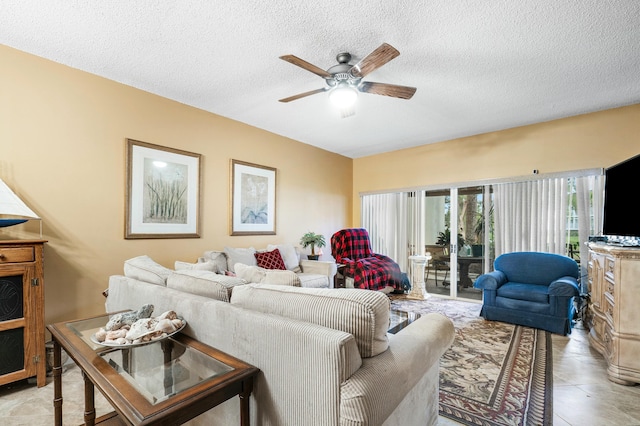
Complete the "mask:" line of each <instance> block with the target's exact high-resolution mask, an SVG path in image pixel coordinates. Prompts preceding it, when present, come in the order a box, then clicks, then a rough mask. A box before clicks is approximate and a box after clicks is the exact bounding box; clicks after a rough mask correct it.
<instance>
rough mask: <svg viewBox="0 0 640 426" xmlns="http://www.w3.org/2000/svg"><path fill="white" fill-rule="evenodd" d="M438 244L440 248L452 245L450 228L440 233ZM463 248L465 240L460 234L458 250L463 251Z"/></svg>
mask: <svg viewBox="0 0 640 426" xmlns="http://www.w3.org/2000/svg"><path fill="white" fill-rule="evenodd" d="M436 244H437V245H439V246H449V245H451V230H450V229H449V227H448V226H447V227H446V228H445V229H444V231H443V232H440V233H438V239H437V240H436ZM462 246H464V238H463V237H462V234H458V250H461V249H462Z"/></svg>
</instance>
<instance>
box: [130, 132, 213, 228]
mask: <svg viewBox="0 0 640 426" xmlns="http://www.w3.org/2000/svg"><path fill="white" fill-rule="evenodd" d="M126 146H127V150H126V191H125V192H126V195H125V206H126V207H125V224H126V225H125V239H145V238H200V176H201V167H202V166H201V164H202V161H201V160H202V156H201V155H200V154H196V153H193V152H189V151H183V150H180V149H175V148H168V147H164V146H160V145H155V144H151V143H147V142H141V141H138V140H134V139H127V140H126Z"/></svg>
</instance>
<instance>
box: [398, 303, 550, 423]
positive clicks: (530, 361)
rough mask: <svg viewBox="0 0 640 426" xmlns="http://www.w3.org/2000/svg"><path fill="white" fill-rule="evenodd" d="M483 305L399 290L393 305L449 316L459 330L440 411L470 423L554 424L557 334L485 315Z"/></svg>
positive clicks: (444, 365) (448, 357)
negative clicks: (408, 295)
mask: <svg viewBox="0 0 640 426" xmlns="http://www.w3.org/2000/svg"><path fill="white" fill-rule="evenodd" d="M480 308H481V305H480V304H477V303H471V302H463V301H457V300H451V299H442V298H437V297H431V298H429V299H427V300H424V301H418V300H410V299H406V297H405V296H404V295H398V296H396V295H393V296H392V300H391V309H394V310H399V311H404V312H414V313H420V314H427V313H430V312H439V313H441V314H443V315H445V316H447V317H449V318H450V319H451V320H452V321H453V324H454V326H455V330H456V336H455V340H454V342H453V345H452V346H451V348H449V349H448V350H447V351H446V352H445V353H444V355H443V356H442V358H441V359H440V407H439V411H440V415H441V416H444V417H447V418H450V419H452V420H454V421H456V422H459V423H462V424H465V425H485V426H499V425H517V426H525V425H551V424H552V418H553V417H552V389H553V383H552V380H553V379H552V377H553V376H552V375H553V368H552V352H551V335H550V333H548V332H546V331H542V330H537V329H533V328H528V327H521V326H516V325H511V324H506V323H502V322H497V321H485V320H484V319H483V318H482V317H480V316H479V314H480Z"/></svg>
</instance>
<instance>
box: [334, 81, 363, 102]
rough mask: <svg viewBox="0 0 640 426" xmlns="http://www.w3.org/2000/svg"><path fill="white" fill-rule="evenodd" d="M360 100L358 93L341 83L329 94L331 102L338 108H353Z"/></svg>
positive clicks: (351, 87)
mask: <svg viewBox="0 0 640 426" xmlns="http://www.w3.org/2000/svg"><path fill="white" fill-rule="evenodd" d="M357 99H358V91H357V90H356V89H355V87H353V86H350V85H349V84H348V83H339V84H338V85H337V86H336V87H334V88H333V89H331V91H330V92H329V100H330V101H331V103H332V104H333V105H334V106H336V107H337V108H349V107H352V106H353V105H354V104H355V103H356V100H357Z"/></svg>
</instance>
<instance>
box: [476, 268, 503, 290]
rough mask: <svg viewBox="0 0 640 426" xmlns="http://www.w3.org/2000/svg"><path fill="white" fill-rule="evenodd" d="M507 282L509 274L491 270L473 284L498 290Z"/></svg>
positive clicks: (477, 286)
mask: <svg viewBox="0 0 640 426" xmlns="http://www.w3.org/2000/svg"><path fill="white" fill-rule="evenodd" d="M506 282H507V276H506V275H505V274H504V272H502V271H491V272H488V273H486V274H482V275H480V276H479V277H478V279H477V280H476V282H475V283H473V286H474V287H475V288H481V289H484V290H497V289H498V287H500V286H501V285H502V284H504V283H506Z"/></svg>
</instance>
